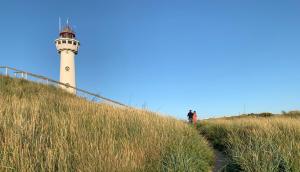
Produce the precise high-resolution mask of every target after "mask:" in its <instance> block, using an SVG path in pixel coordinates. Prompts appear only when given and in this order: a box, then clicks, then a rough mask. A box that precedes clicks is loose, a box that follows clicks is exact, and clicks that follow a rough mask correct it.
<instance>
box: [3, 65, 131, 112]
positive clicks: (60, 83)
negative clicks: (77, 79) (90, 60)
mask: <svg viewBox="0 0 300 172" xmlns="http://www.w3.org/2000/svg"><path fill="white" fill-rule="evenodd" d="M0 69H5V75H9V72H8V70H13V71H15V73H24V74H25V75H26V76H27V75H29V76H32V77H34V78H39V79H43V80H46V81H47V82H52V83H55V84H58V85H63V86H66V87H70V88H73V89H75V90H76V91H79V92H82V93H85V94H88V95H90V96H94V97H97V98H100V99H102V100H106V101H108V102H111V103H114V104H117V105H120V106H124V107H129V106H127V105H125V104H123V103H120V102H117V101H115V100H112V99H109V98H106V97H103V96H101V95H99V94H95V93H91V92H89V91H86V90H83V89H80V88H77V87H73V86H70V85H67V84H65V83H62V82H59V81H56V80H53V79H51V78H47V77H45V76H42V75H37V74H33V73H30V72H25V71H22V70H19V69H15V68H12V67H8V66H0Z"/></svg>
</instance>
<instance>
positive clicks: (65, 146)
mask: <svg viewBox="0 0 300 172" xmlns="http://www.w3.org/2000/svg"><path fill="white" fill-rule="evenodd" d="M212 159H213V154H212V151H211V150H210V149H209V147H208V145H207V142H206V141H205V140H204V139H203V138H201V137H200V136H199V135H198V133H197V132H196V131H195V130H194V129H193V128H191V127H190V126H188V125H186V124H184V123H182V122H180V121H178V120H175V119H172V118H167V117H160V116H158V115H156V114H153V113H151V112H146V111H141V110H135V109H129V108H127V109H125V108H124V109H118V108H113V107H111V106H108V105H104V104H96V103H93V102H89V101H86V100H84V99H81V98H78V97H76V96H74V95H71V94H68V93H66V92H64V91H62V90H60V89H58V88H55V87H51V86H45V85H41V84H36V83H32V82H28V81H25V80H20V79H11V78H8V77H3V76H0V170H1V171H4V170H14V171H184V170H187V171H209V170H210V168H211V166H212Z"/></svg>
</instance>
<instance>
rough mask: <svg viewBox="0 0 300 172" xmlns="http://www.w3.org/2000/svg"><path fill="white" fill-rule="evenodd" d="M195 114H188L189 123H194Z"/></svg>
mask: <svg viewBox="0 0 300 172" xmlns="http://www.w3.org/2000/svg"><path fill="white" fill-rule="evenodd" d="M193 115H194V114H193V112H192V110H190V111H189V113H188V114H187V117H188V120H189V123H191V124H192V123H193Z"/></svg>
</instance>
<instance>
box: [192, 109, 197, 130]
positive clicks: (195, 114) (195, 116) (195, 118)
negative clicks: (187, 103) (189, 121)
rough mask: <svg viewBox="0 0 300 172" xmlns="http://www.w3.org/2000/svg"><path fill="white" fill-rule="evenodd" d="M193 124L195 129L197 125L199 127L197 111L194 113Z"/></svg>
mask: <svg viewBox="0 0 300 172" xmlns="http://www.w3.org/2000/svg"><path fill="white" fill-rule="evenodd" d="M193 123H194V127H195V128H196V125H197V113H196V111H194V113H193Z"/></svg>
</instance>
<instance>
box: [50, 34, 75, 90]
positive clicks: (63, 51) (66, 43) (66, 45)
mask: <svg viewBox="0 0 300 172" xmlns="http://www.w3.org/2000/svg"><path fill="white" fill-rule="evenodd" d="M55 45H56V49H57V51H58V53H59V54H60V82H61V83H64V84H67V85H70V86H73V87H76V75H75V74H76V68H75V55H76V54H77V52H78V48H79V45H80V43H79V41H77V40H75V39H71V38H58V39H56V40H55ZM61 87H62V88H63V89H65V90H66V91H68V92H70V93H74V94H76V90H75V89H73V88H70V87H66V86H61Z"/></svg>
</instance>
